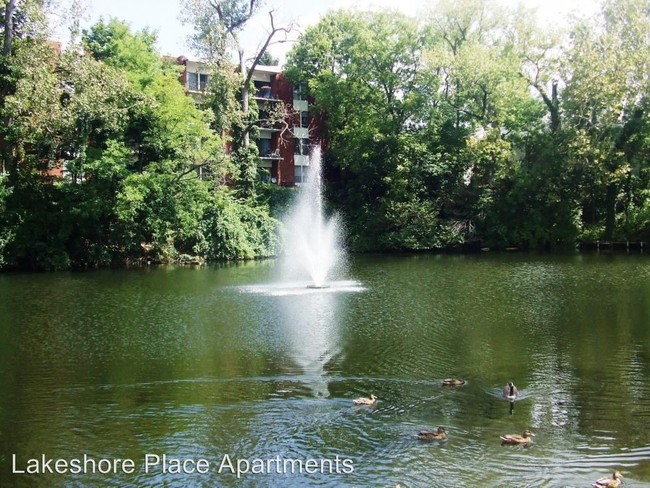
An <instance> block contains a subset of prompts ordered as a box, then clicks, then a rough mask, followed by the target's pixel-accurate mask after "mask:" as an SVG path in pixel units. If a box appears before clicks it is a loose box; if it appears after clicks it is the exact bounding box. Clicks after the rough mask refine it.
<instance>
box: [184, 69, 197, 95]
mask: <svg viewBox="0 0 650 488" xmlns="http://www.w3.org/2000/svg"><path fill="white" fill-rule="evenodd" d="M187 89H188V90H190V91H199V74H198V73H193V72H191V71H188V72H187Z"/></svg>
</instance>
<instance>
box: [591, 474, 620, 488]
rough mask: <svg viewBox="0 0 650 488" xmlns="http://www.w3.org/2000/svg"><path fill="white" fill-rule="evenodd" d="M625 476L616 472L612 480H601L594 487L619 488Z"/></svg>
mask: <svg viewBox="0 0 650 488" xmlns="http://www.w3.org/2000/svg"><path fill="white" fill-rule="evenodd" d="M622 477H623V475H622V474H621V473H620V472H618V471H614V472H613V473H612V477H611V478H600V479H599V480H598V481H596V482H595V483H594V484H593V485H592V486H593V487H594V488H618V487H619V486H620V485H621V478H622Z"/></svg>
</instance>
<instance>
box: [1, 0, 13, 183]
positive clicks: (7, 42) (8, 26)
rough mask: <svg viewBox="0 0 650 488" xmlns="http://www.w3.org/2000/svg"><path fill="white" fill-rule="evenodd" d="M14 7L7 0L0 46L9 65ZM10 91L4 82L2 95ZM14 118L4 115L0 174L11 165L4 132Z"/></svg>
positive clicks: (8, 146)
mask: <svg viewBox="0 0 650 488" xmlns="http://www.w3.org/2000/svg"><path fill="white" fill-rule="evenodd" d="M15 9H16V0H9V1H8V2H7V5H6V6H5V22H4V29H5V36H4V45H3V47H2V54H3V56H4V58H5V60H4V62H5V63H6V64H7V65H9V64H10V61H9V60H10V59H11V50H12V48H13V40H14V20H13V19H14V11H15ZM9 92H10V88H9V86H8V83H6V82H5V88H4V90H3V93H2V96H3V98H5V97H6V96H7V95H8V94H9ZM13 123H14V120H13V117H12V116H11V115H7V116H5V117H4V120H3V125H4V128H5V130H4V135H3V136H2V141H1V142H2V174H5V173H6V172H7V171H8V170H9V168H11V167H12V154H13V147H12V144H11V142H9V141H8V140H7V137H6V134H8V133H9V129H10V128H11V126H12V125H13Z"/></svg>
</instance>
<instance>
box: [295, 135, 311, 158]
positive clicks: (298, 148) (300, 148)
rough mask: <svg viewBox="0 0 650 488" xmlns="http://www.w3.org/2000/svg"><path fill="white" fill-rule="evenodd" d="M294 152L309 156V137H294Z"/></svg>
mask: <svg viewBox="0 0 650 488" xmlns="http://www.w3.org/2000/svg"><path fill="white" fill-rule="evenodd" d="M293 153H294V154H299V155H302V156H309V141H308V140H307V139H294V140H293Z"/></svg>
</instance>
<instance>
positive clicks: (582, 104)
mask: <svg viewBox="0 0 650 488" xmlns="http://www.w3.org/2000/svg"><path fill="white" fill-rule="evenodd" d="M572 38H573V43H572V46H571V47H570V49H569V50H568V51H567V57H566V63H565V65H564V70H565V73H566V74H565V78H566V80H567V86H566V89H565V91H564V106H565V110H566V115H567V118H568V120H569V121H570V123H571V128H572V130H573V131H575V134H576V135H575V138H574V143H573V146H574V149H575V151H574V154H575V155H576V157H577V163H578V164H579V165H581V166H582V168H583V172H584V174H585V176H586V179H585V180H584V185H585V188H584V189H585V217H586V218H589V215H590V214H591V215H592V218H591V219H590V221H591V223H594V224H597V223H599V222H602V221H601V220H600V219H599V217H598V216H597V215H596V213H597V208H598V207H599V206H600V203H601V202H602V206H603V207H604V233H603V236H602V237H604V238H605V239H607V240H611V239H612V238H613V237H614V231H615V219H616V214H617V206H620V205H621V198H622V194H621V191H622V190H623V189H624V187H625V186H626V185H627V184H628V182H629V180H630V178H631V177H632V160H631V155H632V153H631V152H630V151H629V150H627V149H628V148H629V146H630V144H632V143H633V142H634V140H635V138H639V137H645V136H644V135H643V134H640V133H639V131H640V130H641V129H643V128H644V121H646V120H647V119H648V103H649V99H648V90H649V88H650V74H649V73H650V2H648V1H647V0H622V1H606V2H605V3H604V4H603V8H602V11H601V13H600V15H598V16H597V17H595V18H593V19H591V20H590V21H586V20H585V21H581V22H579V23H578V24H576V25H575V26H574V27H573V35H572ZM579 143H581V146H580V145H579Z"/></svg>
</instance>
